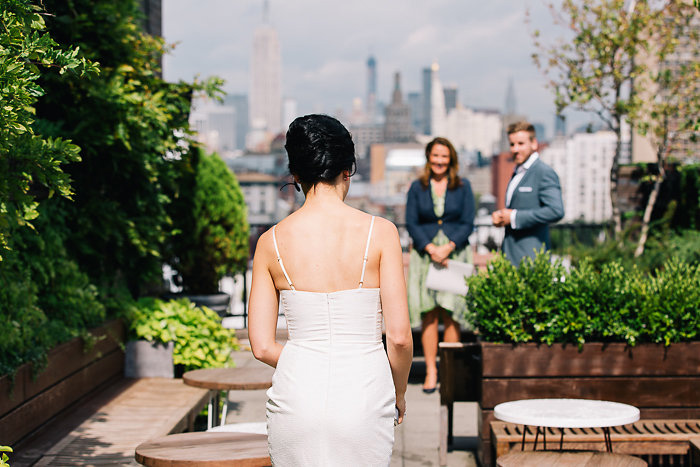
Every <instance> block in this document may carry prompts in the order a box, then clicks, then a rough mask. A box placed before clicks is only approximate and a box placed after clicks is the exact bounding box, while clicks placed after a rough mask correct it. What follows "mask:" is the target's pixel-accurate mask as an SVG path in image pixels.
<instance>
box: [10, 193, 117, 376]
mask: <svg viewBox="0 0 700 467" xmlns="http://www.w3.org/2000/svg"><path fill="white" fill-rule="evenodd" d="M40 212H41V215H40V216H39V218H38V219H37V220H36V221H35V226H36V231H34V230H29V229H24V230H22V231H18V232H15V234H14V236H13V237H12V241H13V249H12V250H11V251H9V252H8V254H7V256H6V258H5V260H4V261H2V262H0V329H2V335H3V338H2V339H0V374H5V373H11V372H12V371H14V370H15V369H16V368H17V367H18V366H20V365H21V364H23V363H25V362H34V363H35V370H37V369H39V368H41V367H42V366H43V364H44V363H45V358H46V351H47V350H48V349H50V348H51V347H53V346H55V345H57V344H59V343H61V342H64V341H67V340H69V339H71V338H73V337H77V336H79V335H82V334H84V332H85V330H86V329H89V328H91V327H94V326H97V325H99V324H100V323H101V322H103V321H104V319H105V307H104V305H103V304H102V303H100V301H99V300H98V293H97V289H96V288H95V286H94V285H92V284H91V283H90V281H89V279H88V277H87V275H86V274H85V273H83V272H81V271H80V269H79V268H78V265H77V263H76V262H75V261H74V260H72V259H70V258H69V257H68V256H67V253H66V250H65V248H64V246H63V238H64V237H65V235H66V234H65V230H66V227H65V225H63V224H62V222H61V216H60V213H57V212H55V211H52V210H51V209H48V206H42V208H40Z"/></svg>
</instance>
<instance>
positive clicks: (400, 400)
mask: <svg viewBox="0 0 700 467" xmlns="http://www.w3.org/2000/svg"><path fill="white" fill-rule="evenodd" d="M396 408H397V409H399V421H398V423H397V424H398V425H401V423H403V417H404V415H406V399H405V398H404V397H398V396H396Z"/></svg>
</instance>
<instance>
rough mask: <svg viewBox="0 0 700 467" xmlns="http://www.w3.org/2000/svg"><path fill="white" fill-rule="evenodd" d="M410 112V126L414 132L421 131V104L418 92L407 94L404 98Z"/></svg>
mask: <svg viewBox="0 0 700 467" xmlns="http://www.w3.org/2000/svg"><path fill="white" fill-rule="evenodd" d="M406 101H407V103H408V107H409V109H410V111H411V125H413V129H414V130H415V131H416V132H421V131H423V102H422V96H421V94H420V93H419V92H409V93H408V96H407V98H406Z"/></svg>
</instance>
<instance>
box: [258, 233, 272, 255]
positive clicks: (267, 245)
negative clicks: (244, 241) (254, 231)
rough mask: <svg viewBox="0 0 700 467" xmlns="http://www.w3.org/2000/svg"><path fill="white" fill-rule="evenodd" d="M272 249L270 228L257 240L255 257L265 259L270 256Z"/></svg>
mask: <svg viewBox="0 0 700 467" xmlns="http://www.w3.org/2000/svg"><path fill="white" fill-rule="evenodd" d="M274 248H275V247H274V245H273V242H272V228H269V229H267V230H266V231H265V232H263V234H262V235H260V237H259V238H258V242H257V243H256V244H255V256H257V257H267V256H269V255H271V254H272V252H273V251H274Z"/></svg>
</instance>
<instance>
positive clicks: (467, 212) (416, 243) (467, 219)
mask: <svg viewBox="0 0 700 467" xmlns="http://www.w3.org/2000/svg"><path fill="white" fill-rule="evenodd" d="M406 228H407V229H408V234H409V235H410V236H411V239H412V240H413V248H415V249H416V250H418V251H419V252H421V253H422V252H423V251H424V250H425V247H426V246H427V245H428V243H430V242H432V241H433V237H435V235H436V234H437V232H438V230H439V229H442V231H443V232H444V233H445V235H447V238H449V239H450V240H452V241H453V242H454V243H455V245H456V248H457V249H460V248H464V247H465V246H466V245H468V244H469V235H470V234H471V233H472V231H473V230H474V195H473V194H472V187H471V185H470V184H469V180H467V179H466V178H463V179H462V185H461V186H458V187H457V188H454V189H452V190H449V189H448V190H447V191H446V192H445V212H444V213H443V215H442V217H440V218H438V217H437V216H436V215H435V210H434V208H433V196H432V194H431V190H430V187H428V188H426V187H424V186H423V185H421V183H420V181H419V180H416V181H414V182H413V183H412V184H411V188H409V190H408V197H407V200H406Z"/></svg>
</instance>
